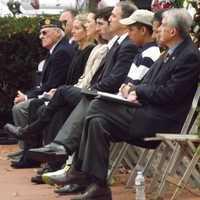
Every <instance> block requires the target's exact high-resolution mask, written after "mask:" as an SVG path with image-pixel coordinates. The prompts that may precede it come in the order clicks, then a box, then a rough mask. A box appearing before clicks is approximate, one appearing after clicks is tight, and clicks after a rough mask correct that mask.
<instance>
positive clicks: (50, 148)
mask: <svg viewBox="0 0 200 200" xmlns="http://www.w3.org/2000/svg"><path fill="white" fill-rule="evenodd" d="M28 155H29V156H30V157H31V158H33V159H34V160H38V161H40V162H52V161H53V160H54V161H62V160H63V161H65V160H66V159H67V158H68V153H67V152H66V150H65V147H64V146H62V145H59V144H56V143H50V144H48V145H46V146H44V147H42V148H35V149H29V151H28Z"/></svg>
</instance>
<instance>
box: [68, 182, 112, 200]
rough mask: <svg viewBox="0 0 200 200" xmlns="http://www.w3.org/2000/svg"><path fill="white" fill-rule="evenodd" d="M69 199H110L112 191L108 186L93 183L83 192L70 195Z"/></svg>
mask: <svg viewBox="0 0 200 200" xmlns="http://www.w3.org/2000/svg"><path fill="white" fill-rule="evenodd" d="M71 200H112V193H111V190H110V188H109V187H106V186H105V187H101V186H99V185H98V184H96V183H93V184H91V185H90V186H89V187H88V189H87V190H86V191H85V193H83V194H81V195H79V196H75V197H72V198H71Z"/></svg>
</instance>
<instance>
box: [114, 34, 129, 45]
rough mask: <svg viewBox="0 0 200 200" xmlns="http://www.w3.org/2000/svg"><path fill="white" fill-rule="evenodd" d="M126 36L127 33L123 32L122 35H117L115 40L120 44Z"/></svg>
mask: <svg viewBox="0 0 200 200" xmlns="http://www.w3.org/2000/svg"><path fill="white" fill-rule="evenodd" d="M127 36H128V33H124V34H123V35H121V36H120V37H119V39H118V40H117V42H118V44H121V43H122V42H123V41H124V40H125V38H126V37H127Z"/></svg>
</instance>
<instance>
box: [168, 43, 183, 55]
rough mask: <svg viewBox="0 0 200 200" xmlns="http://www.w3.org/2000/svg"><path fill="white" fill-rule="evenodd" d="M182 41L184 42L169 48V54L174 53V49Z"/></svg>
mask: <svg viewBox="0 0 200 200" xmlns="http://www.w3.org/2000/svg"><path fill="white" fill-rule="evenodd" d="M181 43H182V42H180V43H178V44H177V45H175V46H174V47H172V48H169V49H168V51H167V53H168V54H169V55H172V54H173V53H174V51H175V50H176V48H177V47H178V46H179V45H180V44H181Z"/></svg>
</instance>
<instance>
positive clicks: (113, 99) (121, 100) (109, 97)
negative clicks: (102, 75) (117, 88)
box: [96, 91, 142, 107]
mask: <svg viewBox="0 0 200 200" xmlns="http://www.w3.org/2000/svg"><path fill="white" fill-rule="evenodd" d="M97 94H98V95H97V96H96V98H99V99H103V100H106V101H109V102H115V103H119V104H125V105H127V106H132V107H141V106H142V104H141V103H133V102H130V101H128V100H127V99H125V98H123V97H122V96H119V95H117V94H111V93H107V92H100V91H98V92H97Z"/></svg>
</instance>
